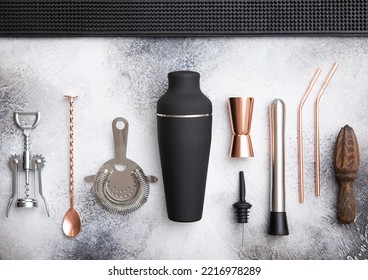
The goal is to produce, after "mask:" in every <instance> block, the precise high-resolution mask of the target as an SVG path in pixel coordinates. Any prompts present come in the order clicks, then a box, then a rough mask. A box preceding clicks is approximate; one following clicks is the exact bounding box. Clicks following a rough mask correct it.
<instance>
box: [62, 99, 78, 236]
mask: <svg viewBox="0 0 368 280" xmlns="http://www.w3.org/2000/svg"><path fill="white" fill-rule="evenodd" d="M65 97H67V98H69V101H70V114H69V120H70V126H69V130H70V134H69V137H70V142H69V158H70V208H69V210H68V212H66V214H65V216H64V221H63V232H64V234H65V235H66V236H68V237H75V236H77V235H78V234H79V232H80V230H81V219H80V216H79V214H78V212H77V211H76V210H75V209H74V116H73V115H74V99H75V98H77V96H65Z"/></svg>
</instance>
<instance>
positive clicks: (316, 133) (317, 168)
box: [314, 62, 339, 196]
mask: <svg viewBox="0 0 368 280" xmlns="http://www.w3.org/2000/svg"><path fill="white" fill-rule="evenodd" d="M338 66H339V63H337V62H335V63H334V65H333V66H332V68H331V70H330V73H328V76H327V78H326V80H325V81H324V82H323V84H322V86H321V89H320V90H319V92H318V95H317V98H316V102H315V106H314V161H315V172H316V190H315V193H316V196H319V195H320V194H321V191H320V178H319V176H320V162H319V161H320V147H319V102H320V100H321V97H322V94H323V93H324V92H325V90H326V88H327V86H328V84H329V82H330V80H331V78H332V76H333V75H334V74H335V71H336V69H337V67H338Z"/></svg>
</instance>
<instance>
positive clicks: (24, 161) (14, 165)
mask: <svg viewBox="0 0 368 280" xmlns="http://www.w3.org/2000/svg"><path fill="white" fill-rule="evenodd" d="M20 117H24V119H25V120H26V121H25V120H23V122H21V121H20ZM30 117H33V118H34V120H33V122H32V121H30V122H29V123H30V124H28V120H29V119H30ZM40 118H41V115H40V112H30V113H29V112H15V113H14V121H15V124H16V125H17V126H18V128H20V129H21V130H22V131H23V137H24V151H23V155H22V156H20V155H13V156H12V157H10V160H9V166H10V169H11V171H12V177H13V180H12V181H13V182H12V196H11V198H10V200H9V203H8V207H7V210H6V216H7V217H8V216H9V211H10V207H11V205H12V203H13V201H14V199H15V197H17V203H16V207H20V208H33V207H37V206H38V203H37V199H36V194H37V188H38V192H39V194H40V196H41V198H42V200H43V202H44V204H45V208H46V212H47V215H48V216H49V210H48V206H47V203H46V200H45V197H44V196H43V193H42V180H41V171H42V169H43V167H44V166H45V159H44V158H43V157H42V155H32V154H31V150H30V134H31V131H32V130H33V129H34V128H36V126H37V125H38V124H39V122H40ZM22 171H23V172H22ZM22 173H24V181H25V185H24V188H23V186H22V185H21V183H20V181H21V174H22ZM31 173H34V183H33V185H32V184H30V181H31Z"/></svg>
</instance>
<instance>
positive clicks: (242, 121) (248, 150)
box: [228, 97, 254, 158]
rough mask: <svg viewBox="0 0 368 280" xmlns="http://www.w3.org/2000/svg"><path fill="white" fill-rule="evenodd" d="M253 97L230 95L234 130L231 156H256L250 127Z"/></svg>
mask: <svg viewBox="0 0 368 280" xmlns="http://www.w3.org/2000/svg"><path fill="white" fill-rule="evenodd" d="M253 105H254V98H253V97H229V98H228V108H229V114H230V123H231V130H232V139H231V145H230V154H229V156H230V157H237V158H245V157H254V152H253V146H252V140H251V138H250V135H249V134H250V129H251V125H252V115H253Z"/></svg>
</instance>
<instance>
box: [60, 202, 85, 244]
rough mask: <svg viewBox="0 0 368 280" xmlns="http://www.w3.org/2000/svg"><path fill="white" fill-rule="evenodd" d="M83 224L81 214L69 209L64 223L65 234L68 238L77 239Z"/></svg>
mask: <svg viewBox="0 0 368 280" xmlns="http://www.w3.org/2000/svg"><path fill="white" fill-rule="evenodd" d="M81 227H82V224H81V219H80V216H79V213H78V212H77V210H75V209H74V208H72V207H71V208H69V210H68V212H66V214H65V216H64V221H63V232H64V234H65V235H66V236H68V237H75V236H77V235H78V234H79V232H80V230H81Z"/></svg>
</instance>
